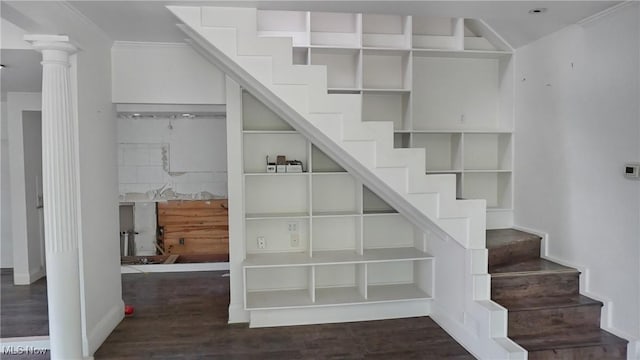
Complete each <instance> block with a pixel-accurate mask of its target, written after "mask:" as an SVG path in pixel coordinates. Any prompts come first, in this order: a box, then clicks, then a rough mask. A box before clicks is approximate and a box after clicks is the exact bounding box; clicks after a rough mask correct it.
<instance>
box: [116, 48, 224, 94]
mask: <svg viewBox="0 0 640 360" xmlns="http://www.w3.org/2000/svg"><path fill="white" fill-rule="evenodd" d="M111 56H112V61H113V64H112V69H113V89H112V98H113V102H114V103H140V104H142V103H147V104H224V103H225V94H224V88H225V85H224V74H223V73H222V72H221V71H220V70H218V69H217V68H216V67H215V66H213V65H212V64H211V63H209V62H208V61H207V60H205V59H204V58H203V57H202V56H200V54H198V53H197V52H195V51H194V50H193V49H192V48H191V46H189V45H187V44H164V43H133V42H116V43H115V44H114V46H113V49H112V51H111Z"/></svg>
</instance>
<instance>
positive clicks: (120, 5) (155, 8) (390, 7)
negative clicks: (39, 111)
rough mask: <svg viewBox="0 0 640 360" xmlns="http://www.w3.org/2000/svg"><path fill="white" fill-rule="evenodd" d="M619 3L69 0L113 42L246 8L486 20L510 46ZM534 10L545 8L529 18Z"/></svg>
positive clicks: (165, 38) (158, 35) (158, 34)
mask: <svg viewBox="0 0 640 360" xmlns="http://www.w3.org/2000/svg"><path fill="white" fill-rule="evenodd" d="M616 3H619V1H478V0H476V1H344V0H343V1H240V0H236V1H206V2H203V1H200V2H197V1H72V2H71V4H72V5H73V6H74V7H75V8H76V9H78V10H79V11H80V12H81V13H83V14H84V15H85V16H86V17H87V18H89V19H90V20H91V21H93V22H94V23H96V24H97V25H98V26H99V27H100V28H102V29H103V30H104V32H105V33H106V34H107V35H108V36H109V37H111V38H112V39H113V40H123V41H160V42H178V41H182V40H183V38H184V35H183V34H182V33H181V32H180V31H178V29H177V28H176V27H175V23H176V19H175V18H174V17H173V16H172V15H171V14H170V13H169V12H168V11H167V10H166V9H165V8H164V6H165V5H170V4H173V5H175V4H183V5H192V4H193V5H215V6H246V7H258V8H260V9H284V10H315V11H344V12H367V13H384V14H403V15H423V16H445V17H447V16H448V17H468V18H480V19H484V20H485V21H486V22H487V23H488V24H489V25H490V26H492V27H493V28H494V30H496V31H497V32H498V33H499V34H500V35H502V36H503V38H504V39H505V40H506V41H507V42H508V43H510V44H511V45H512V46H513V47H514V48H518V47H520V46H523V45H526V44H528V43H530V42H531V41H534V40H536V39H538V38H540V37H542V36H544V35H547V34H550V33H552V32H554V31H557V30H559V29H561V28H563V27H566V26H568V25H571V24H574V23H576V22H578V21H579V20H581V19H584V18H586V17H588V16H591V15H593V14H596V13H598V12H600V11H602V10H604V9H606V8H608V7H610V6H613V5H615V4H616ZM536 7H545V8H547V9H548V11H547V12H545V13H544V14H539V15H530V14H529V13H528V10H529V9H531V8H536Z"/></svg>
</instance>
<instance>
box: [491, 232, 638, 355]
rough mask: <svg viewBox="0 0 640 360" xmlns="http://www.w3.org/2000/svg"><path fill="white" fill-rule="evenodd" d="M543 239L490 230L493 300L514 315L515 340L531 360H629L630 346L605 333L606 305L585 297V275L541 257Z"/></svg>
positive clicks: (511, 331) (510, 327) (510, 323)
mask: <svg viewBox="0 0 640 360" xmlns="http://www.w3.org/2000/svg"><path fill="white" fill-rule="evenodd" d="M540 244H541V239H540V237H538V236H536V235H533V234H529V233H525V232H522V231H518V230H514V229H501V230H489V231H487V248H488V250H489V273H490V274H491V299H492V300H493V301H495V302H497V303H499V304H500V305H502V306H504V307H505V308H506V309H507V310H508V311H509V321H508V333H507V335H508V336H509V338H510V339H512V340H513V341H515V342H516V343H518V344H519V345H520V346H522V347H523V348H525V349H526V350H527V351H528V352H529V360H538V359H545V360H548V359H552V360H556V359H562V360H565V359H566V360H569V359H572V360H573V359H575V360H578V359H580V360H586V359H594V360H595V359H598V360H604V359H626V358H627V356H626V352H627V351H626V349H627V341H626V340H624V339H621V338H619V337H617V336H615V335H613V334H611V333H609V332H606V331H604V330H602V329H601V328H600V315H601V314H600V313H601V308H602V305H603V304H602V303H601V302H600V301H597V300H594V299H591V298H588V297H586V296H583V295H580V289H579V277H580V272H579V271H578V270H576V269H574V268H570V267H566V266H563V265H560V264H557V263H554V262H551V261H548V260H545V259H542V258H540Z"/></svg>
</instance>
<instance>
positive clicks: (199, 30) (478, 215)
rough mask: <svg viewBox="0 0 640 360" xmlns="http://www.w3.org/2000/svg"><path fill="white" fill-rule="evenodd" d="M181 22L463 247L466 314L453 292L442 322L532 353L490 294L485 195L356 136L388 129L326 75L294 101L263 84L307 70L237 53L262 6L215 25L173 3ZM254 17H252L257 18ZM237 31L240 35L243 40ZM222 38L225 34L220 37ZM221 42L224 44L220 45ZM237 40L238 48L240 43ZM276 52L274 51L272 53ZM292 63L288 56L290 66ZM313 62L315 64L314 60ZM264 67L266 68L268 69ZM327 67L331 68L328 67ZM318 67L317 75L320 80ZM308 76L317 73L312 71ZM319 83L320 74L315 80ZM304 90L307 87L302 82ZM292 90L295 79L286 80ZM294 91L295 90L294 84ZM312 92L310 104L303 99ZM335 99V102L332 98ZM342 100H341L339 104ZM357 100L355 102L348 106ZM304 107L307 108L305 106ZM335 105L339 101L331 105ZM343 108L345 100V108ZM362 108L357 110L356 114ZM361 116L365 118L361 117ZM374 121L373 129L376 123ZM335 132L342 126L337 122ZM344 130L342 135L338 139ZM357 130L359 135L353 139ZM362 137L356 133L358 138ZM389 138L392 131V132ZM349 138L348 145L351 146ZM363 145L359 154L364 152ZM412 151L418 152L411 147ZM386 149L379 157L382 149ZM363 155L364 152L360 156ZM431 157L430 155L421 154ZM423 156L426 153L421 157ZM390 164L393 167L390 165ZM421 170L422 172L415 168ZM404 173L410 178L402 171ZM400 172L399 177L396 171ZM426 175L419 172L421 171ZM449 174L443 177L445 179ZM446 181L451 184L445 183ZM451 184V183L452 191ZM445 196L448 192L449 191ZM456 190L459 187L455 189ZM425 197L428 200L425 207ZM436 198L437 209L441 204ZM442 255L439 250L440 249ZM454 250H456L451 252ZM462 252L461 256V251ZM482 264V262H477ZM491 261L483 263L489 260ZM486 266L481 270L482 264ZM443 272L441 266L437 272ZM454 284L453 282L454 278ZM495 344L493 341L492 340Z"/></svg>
mask: <svg viewBox="0 0 640 360" xmlns="http://www.w3.org/2000/svg"><path fill="white" fill-rule="evenodd" d="M168 8H169V9H170V10H171V11H172V12H173V13H174V14H175V15H176V16H177V17H178V18H179V19H180V20H181V21H182V22H184V23H185V24H186V25H179V27H180V28H181V29H182V30H183V31H184V32H185V33H186V34H187V35H188V36H189V37H190V38H191V41H190V43H191V44H192V45H193V47H194V48H195V49H196V50H197V51H199V52H200V53H201V54H202V55H203V56H204V57H205V58H207V59H208V60H209V61H211V62H212V63H213V64H214V65H216V66H217V67H218V68H220V69H221V70H223V71H224V72H225V73H226V74H227V75H228V76H229V77H230V78H232V79H233V80H235V81H236V82H237V83H238V84H240V85H241V86H242V87H243V88H245V89H247V90H248V91H249V92H251V94H252V95H253V96H254V97H256V98H257V99H258V100H259V101H261V102H263V103H264V104H265V105H266V106H268V107H269V108H270V109H271V110H272V111H273V112H274V113H276V114H277V115H278V116H280V117H281V118H283V119H284V120H285V121H287V122H289V123H290V125H292V126H293V127H294V128H295V129H296V130H297V131H299V132H300V133H301V134H303V135H304V136H305V137H307V138H308V139H309V140H310V141H311V142H312V143H314V144H315V145H316V146H317V147H318V148H320V149H321V150H322V151H324V152H325V153H326V154H327V155H329V156H330V157H332V158H334V159H339V163H340V165H342V166H343V167H344V168H345V169H346V170H348V171H349V172H350V173H352V174H353V175H355V176H356V177H357V178H358V179H359V180H360V181H361V182H362V183H363V184H365V185H367V187H369V188H370V189H371V190H372V191H374V192H375V193H377V194H378V195H379V196H380V197H381V198H382V199H384V200H385V201H387V202H388V203H389V204H390V205H391V206H393V207H394V208H395V209H396V210H398V212H400V213H401V214H402V215H404V216H405V217H406V218H407V219H408V220H409V221H411V222H412V223H414V224H415V225H416V226H418V227H419V228H421V229H423V231H425V232H426V233H429V234H431V235H432V236H435V237H437V238H438V239H440V240H441V241H443V242H444V243H448V244H455V246H457V247H459V248H461V249H463V253H464V255H462V258H463V259H464V261H465V266H464V267H463V269H464V271H462V272H461V271H460V269H457V270H456V271H457V272H458V273H462V274H463V275H464V276H463V277H464V278H463V280H462V281H460V282H458V283H457V285H458V286H456V287H462V288H463V293H464V297H463V299H464V301H463V304H462V309H463V311H462V314H463V316H462V318H459V319H456V318H455V314H456V313H459V309H458V310H451V309H447V304H448V303H449V302H450V301H451V300H452V299H448V298H447V297H446V296H442V297H439V296H438V295H435V296H436V298H435V299H436V300H435V302H434V304H435V305H436V306H435V310H434V311H433V316H434V318H435V319H436V320H437V321H440V322H441V325H442V326H443V327H444V328H445V329H446V330H447V331H449V332H450V333H451V334H452V336H454V337H455V338H457V339H458V340H459V341H460V342H461V343H462V344H463V345H464V346H465V347H467V349H469V350H470V351H471V352H472V353H474V355H476V356H478V357H480V358H491V359H502V358H504V359H523V358H526V351H524V350H523V349H522V348H520V347H518V346H517V345H515V343H513V342H511V340H509V339H508V338H506V311H505V309H503V308H501V307H500V306H499V305H497V304H495V303H493V302H492V301H491V300H489V281H490V278H489V275H488V274H487V272H486V269H487V268H486V249H485V242H484V240H485V238H484V236H485V226H486V225H485V224H486V223H485V221H486V219H485V216H486V204H485V202H484V201H483V200H482V201H478V200H462V201H460V200H455V196H446V195H449V194H447V193H451V191H450V189H452V188H454V187H455V180H454V179H455V178H454V177H452V176H450V175H436V176H426V175H424V164H425V163H424V161H422V163H421V164H417V161H416V158H415V155H414V156H410V157H409V158H410V159H412V160H409V161H408V163H407V164H404V166H403V164H400V165H398V164H394V163H393V161H390V162H391V163H392V165H397V166H392V165H389V164H386V163H385V158H384V156H385V155H388V154H389V153H391V152H393V151H395V150H397V149H395V150H394V149H393V148H392V145H391V147H389V142H388V141H384V140H381V141H377V140H378V138H379V136H375V135H372V136H371V138H369V139H370V140H368V139H367V137H366V136H361V138H360V139H358V138H357V135H358V133H359V131H365V132H366V133H367V134H372V133H374V134H375V133H376V131H377V130H380V128H382V127H384V126H385V125H382V126H380V128H377V129H372V128H368V127H367V124H366V123H363V122H362V121H361V117H360V116H359V108H358V110H357V111H356V110H354V109H355V108H353V103H354V101H345V100H344V99H341V100H342V101H334V102H332V101H330V100H328V99H329V98H332V99H337V98H338V97H335V96H333V97H332V96H330V95H327V93H326V78H325V79H320V80H319V81H321V82H322V81H323V82H324V93H322V92H319V89H321V88H322V86H317V84H314V83H313V81H309V82H308V83H307V86H306V87H307V89H306V91H298V92H296V93H295V94H294V96H296V97H297V99H298V101H287V100H286V98H285V96H283V94H276V92H280V91H282V88H286V87H287V86H281V87H280V91H276V89H275V87H274V85H277V84H265V83H264V82H269V81H274V78H275V79H278V81H282V80H281V79H283V78H284V77H283V76H282V75H281V74H280V75H277V74H276V73H275V71H276V70H278V71H283V69H284V70H286V69H289V70H291V69H293V68H297V70H293V71H299V72H300V73H305V70H303V68H302V67H300V66H295V65H292V64H291V62H290V61H291V58H290V56H286V55H285V56H280V55H277V54H273V53H272V51H271V50H269V49H270V47H262V46H257V47H256V48H257V49H258V51H257V52H258V53H257V54H255V53H253V52H252V48H251V47H246V46H245V47H244V48H242V51H243V52H245V53H244V54H242V55H239V54H237V53H236V54H233V51H234V49H235V51H240V50H239V49H240V48H241V47H240V45H239V44H241V43H242V40H243V39H244V38H245V37H254V38H255V39H253V40H251V43H252V44H255V43H257V42H258V41H259V39H258V38H257V33H256V31H255V23H256V18H255V16H256V10H255V9H231V10H230V11H232V12H233V13H234V16H224V15H222V14H220V13H222V12H224V11H225V10H227V9H228V8H215V11H212V10H208V11H207V12H208V13H216V14H217V15H216V18H218V19H221V20H222V21H223V22H222V23H221V24H220V26H219V27H218V25H216V27H214V28H212V27H208V28H206V27H203V26H202V19H203V14H202V12H201V8H199V7H174V6H169V7H168ZM234 17H241V18H242V20H241V21H239V22H238V23H237V24H241V25H242V26H246V28H244V29H241V30H237V29H235V28H234V26H235V25H234ZM251 18H252V21H250V20H248V19H251ZM212 29H216V31H217V30H220V29H222V31H223V32H225V33H226V36H225V38H224V39H223V40H222V42H221V43H220V44H218V43H216V44H215V45H214V44H212V43H211V42H210V38H209V37H208V36H206V34H207V32H211V30H212ZM236 37H237V38H236ZM216 38H218V39H220V38H221V37H220V36H216ZM268 41H269V43H271V44H274V46H276V47H280V46H282V44H283V42H282V41H270V40H268ZM234 43H237V44H234ZM218 46H220V48H218ZM234 46H237V47H235V48H234ZM288 52H289V55H290V53H291V40H290V39H289V41H288ZM239 57H251V60H249V61H248V60H242V61H239V60H238V58H239ZM269 57H271V58H270V59H269ZM241 62H242V63H243V65H245V66H247V67H248V68H251V67H253V66H259V67H260V66H264V65H270V66H271V68H270V69H271V75H269V74H262V75H258V74H256V73H251V72H250V71H248V70H247V68H245V67H244V66H242V65H241V64H240V63H241ZM287 62H289V63H288V64H287ZM307 68H313V67H310V66H308V67H307ZM262 70H263V71H264V68H263V69H262ZM316 71H317V70H309V71H308V72H316ZM325 73H326V70H325ZM317 74H318V73H317V72H316V73H315V76H316V79H317ZM309 78H314V76H313V74H312V75H309ZM316 81H318V80H316ZM298 82H300V84H293V85H299V86H298V87H297V89H298V90H300V89H303V90H304V88H305V84H304V82H303V81H298ZM286 85H288V87H289V88H291V85H292V84H286ZM288 90H290V89H288ZM312 93H313V94H314V95H319V97H318V98H319V99H320V100H321V101H320V102H319V103H320V104H322V103H323V102H324V105H326V107H325V109H328V110H325V111H326V113H322V112H317V111H316V112H314V111H311V110H310V108H313V107H314V105H315V107H318V106H319V105H318V103H316V104H310V101H308V100H309V98H310V96H311V95H310V94H312ZM304 94H306V96H307V99H306V102H305V100H304V96H303V95H304ZM327 101H328V102H327ZM336 103H337V104H338V106H337V107H336V106H335V105H336ZM349 104H351V107H350V106H349ZM305 105H306V106H307V108H305ZM331 105H334V106H331ZM340 106H343V107H342V108H341V107H340ZM330 114H334V115H335V116H336V118H338V119H341V120H342V126H341V127H342V128H341V129H340V131H337V132H334V133H333V136H330V135H331V133H330V132H328V131H327V132H325V131H323V130H322V129H320V128H319V127H318V126H316V125H315V124H314V123H313V121H312V120H313V119H314V117H315V118H317V117H322V116H323V115H326V116H327V117H328V118H332V115H330ZM354 114H356V115H354ZM356 120H358V121H359V123H356V122H355V121H356ZM376 126H377V125H374V126H373V127H376ZM331 128H332V129H334V131H335V127H331ZM339 135H342V136H343V137H342V139H341V140H342V141H340V140H339V139H336V137H337V136H339ZM350 136H351V137H352V138H350ZM353 136H356V138H353ZM387 138H388V137H387ZM347 144H348V145H347ZM358 151H360V154H358ZM367 151H368V153H369V154H370V153H373V154H374V156H373V161H372V162H371V163H369V162H368V161H364V160H363V159H362V157H361V156H363V157H364V156H367ZM409 152H412V151H409ZM378 153H380V154H384V155H383V156H377V154H378ZM360 155H361V156H360ZM388 156H389V157H388V159H398V157H397V156H393V155H388ZM422 156H424V155H422ZM418 158H419V155H418ZM378 159H380V161H381V163H382V164H381V165H382V166H376V165H377V164H376V162H377V160H378ZM385 165H386V166H385ZM416 168H417V169H418V170H419V171H418V172H417V171H416ZM403 172H404V173H405V174H404V176H398V175H395V174H398V173H399V174H402V173H403ZM392 174H393V175H392ZM418 175H420V176H418ZM447 177H448V178H449V180H443V179H446V178H447ZM442 186H444V188H442ZM447 189H449V190H448V191H447ZM443 194H446V195H443ZM453 194H455V190H454V191H453ZM425 202H426V203H427V204H426V205H425ZM434 203H435V208H434ZM474 249H479V250H483V249H484V250H485V253H484V254H483V255H484V258H482V256H480V258H479V257H478V256H477V255H478V254H477V253H474V252H473V251H474ZM434 255H436V254H434ZM449 255H452V254H449ZM436 256H437V257H438V258H439V259H441V260H440V261H438V262H440V263H442V262H446V261H447V260H443V259H448V257H447V254H440V255H436ZM459 256H460V254H458V257H459ZM478 264H480V265H478ZM482 264H484V267H483V266H482ZM478 269H481V270H478ZM438 273H439V271H436V274H438ZM449 286H451V284H449ZM487 344H488V345H487Z"/></svg>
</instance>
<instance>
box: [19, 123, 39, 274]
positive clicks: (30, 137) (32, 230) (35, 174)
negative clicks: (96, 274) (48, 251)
mask: <svg viewBox="0 0 640 360" xmlns="http://www.w3.org/2000/svg"><path fill="white" fill-rule="evenodd" d="M22 135H23V146H24V181H25V184H24V186H25V198H24V202H25V205H26V206H25V209H26V215H27V239H28V245H27V250H28V251H27V254H28V260H29V267H30V269H36V271H38V272H41V271H42V267H43V265H44V263H45V261H44V256H45V255H44V213H43V208H42V206H43V203H42V201H41V199H42V198H43V194H42V113H41V112H40V111H23V112H22ZM31 273H33V270H31ZM42 275H44V274H42ZM38 277H39V276H38ZM34 280H37V279H36V278H35V277H33V276H32V278H31V279H30V281H34Z"/></svg>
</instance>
